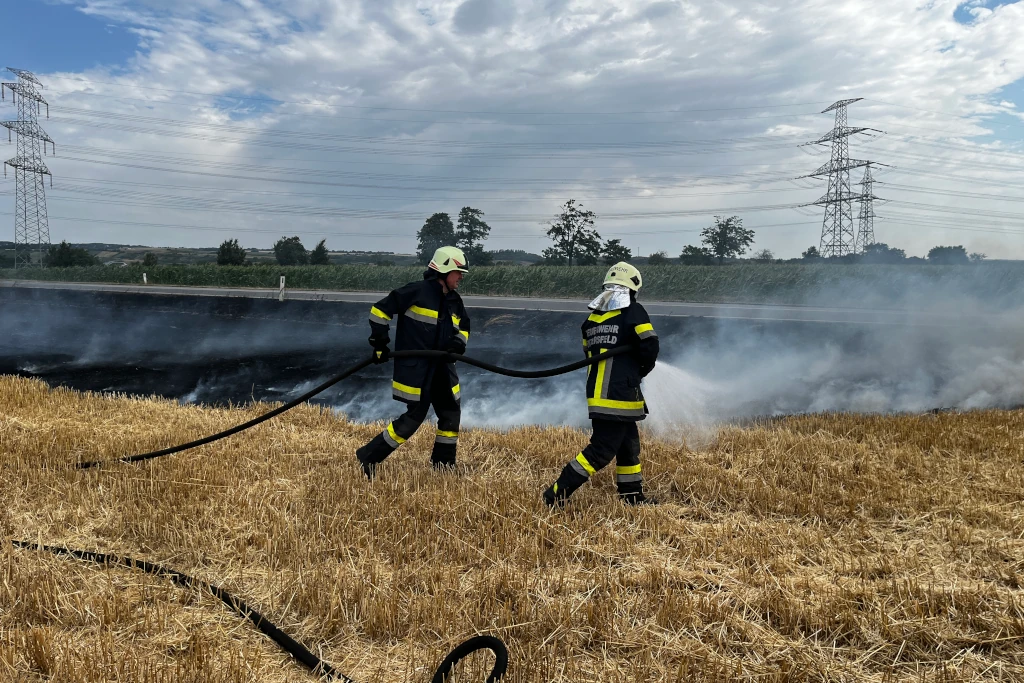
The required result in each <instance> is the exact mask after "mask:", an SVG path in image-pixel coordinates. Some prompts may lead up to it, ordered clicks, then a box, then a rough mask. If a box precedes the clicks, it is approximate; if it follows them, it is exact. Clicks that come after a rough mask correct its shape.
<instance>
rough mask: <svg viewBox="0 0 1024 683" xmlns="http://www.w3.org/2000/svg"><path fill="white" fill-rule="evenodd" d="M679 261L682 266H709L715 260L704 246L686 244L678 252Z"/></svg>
mask: <svg viewBox="0 0 1024 683" xmlns="http://www.w3.org/2000/svg"><path fill="white" fill-rule="evenodd" d="M679 262H680V263H681V264H683V265H684V266H710V265H711V264H712V263H714V262H715V257H714V255H713V254H712V253H711V252H710V251H708V250H707V249H706V248H704V247H695V246H693V245H692V244H687V245H686V246H685V247H683V252H682V253H681V254H679Z"/></svg>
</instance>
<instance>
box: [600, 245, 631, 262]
mask: <svg viewBox="0 0 1024 683" xmlns="http://www.w3.org/2000/svg"><path fill="white" fill-rule="evenodd" d="M631 258H633V252H632V251H630V250H629V247H627V246H626V245H624V244H623V243H622V240H619V239H614V240H608V241H607V242H605V243H604V245H603V246H602V247H601V260H602V261H604V264H605V265H606V266H613V265H615V264H616V263H618V262H619V261H628V260H629V259H631Z"/></svg>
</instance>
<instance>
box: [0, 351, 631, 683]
mask: <svg viewBox="0 0 1024 683" xmlns="http://www.w3.org/2000/svg"><path fill="white" fill-rule="evenodd" d="M631 350H632V347H630V346H622V347H619V348H616V349H613V350H611V351H606V352H603V353H600V354H595V355H594V356H590V357H589V358H584V359H582V360H579V361H576V362H575V363H569V364H568V365H562V366H560V367H557V368H551V369H548V370H513V369H510V368H503V367H500V366H497V365H494V364H492V363H488V362H486V361H482V360H478V359H476V358H470V357H468V356H463V355H459V354H453V353H448V352H446V351H396V352H394V353H392V354H391V358H429V359H431V360H433V361H435V362H438V363H453V362H460V363H466V364H468V365H473V366H476V367H478V368H481V369H483V370H487V371H488V372H493V373H495V374H499V375H504V376H506V377H515V378H520V379H540V378H544V377H554V376H556V375H563V374H565V373H568V372H572V371H574V370H578V369H580V368H583V367H587V366H589V365H593V364H595V363H599V362H601V361H602V360H604V359H605V358H609V357H611V356H617V355H619V354H622V353H626V352H628V351H631ZM373 362H374V359H373V358H372V357H371V358H368V359H366V360H364V361H361V362H359V363H356V364H355V365H353V366H352V367H350V368H348V369H346V370H345V371H344V372H342V373H341V374H339V375H337V376H335V377H333V378H331V379H329V380H327V381H326V382H324V383H322V384H320V385H319V386H317V387H314V388H313V389H311V390H309V391H307V392H306V393H304V394H302V395H301V396H299V397H298V398H295V399H293V400H291V401H289V402H288V403H285V404H284V405H281V406H279V407H277V408H274V409H273V410H270V411H267V412H266V413H264V414H263V415H260V416H259V417H256V418H253V419H252V420H249V421H248V422H244V423H242V424H240V425H236V426H234V427H231V428H230V429H226V430H224V431H222V432H218V433H216V434H211V435H210V436H206V437H203V438H201V439H196V440H194V441H189V442H188V443H183V444H179V445H177V446H171V447H168V448H163V449H160V450H156V451H150V452H148V453H139V454H137V455H129V456H124V457H122V458H117V459H116V460H96V461H89V462H80V463H78V465H77V466H76V467H77V468H78V469H90V468H93V467H99V466H101V465H106V464H113V463H118V462H121V463H135V462H141V461H144V460H150V459H153V458H159V457H162V456H165V455H171V454H172V453H180V452H181V451H185V450H189V449H191V448H196V447H198V446H203V445H205V444H208V443H212V442H214V441H218V440H220V439H223V438H226V437H228V436H231V435H233V434H237V433H239V432H242V431H245V430H246V429H250V428H251V427H255V426H256V425H258V424H261V423H263V422H266V421H267V420H270V419H273V418H274V417H277V416H278V415H280V414H282V413H284V412H286V411H288V410H291V409H292V408H294V407H296V406H298V405H300V404H302V403H305V402H306V401H308V400H309V399H311V398H313V397H314V396H316V395H317V394H320V393H322V392H324V391H326V390H327V389H329V388H331V387H332V386H334V385H335V384H337V383H338V382H341V381H342V380H344V379H346V378H348V377H351V376H352V375H354V374H355V373H357V372H359V371H360V370H362V369H364V368H366V367H367V366H369V365H371V364H373ZM11 542H12V543H13V545H14V546H15V547H17V548H22V549H26V550H37V551H46V552H49V553H52V554H54V555H57V556H60V557H71V558H75V559H79V560H83V561H88V562H95V563H97V564H101V565H105V566H124V567H128V568H130V569H139V570H141V571H144V572H146V573H148V574H153V575H156V576H161V577H165V578H169V579H170V580H171V581H172V582H173V583H175V584H176V585H179V586H182V587H185V588H192V589H199V590H202V591H205V592H208V593H211V594H213V595H214V596H216V597H217V598H219V599H220V600H221V601H222V602H224V604H225V605H227V606H228V607H229V608H230V609H231V610H233V611H234V612H235V613H236V614H238V615H239V616H241V617H243V618H245V619H247V620H248V621H250V622H251V623H252V624H253V625H254V626H255V627H256V628H257V629H259V630H260V632H261V633H263V634H264V635H266V636H267V637H269V638H270V639H271V640H273V641H274V642H275V643H276V644H277V645H278V646H279V647H281V648H282V649H283V650H285V651H286V652H288V653H289V654H290V655H291V656H293V657H294V658H295V659H297V660H298V661H299V662H301V663H302V664H303V665H304V666H306V667H307V668H308V669H309V670H310V671H312V672H313V673H314V674H315V675H318V676H321V677H324V678H327V679H330V680H340V681H343V682H344V683H355V681H354V680H353V679H351V678H349V677H348V676H346V675H345V674H343V673H341V672H339V671H337V670H336V669H334V667H332V666H331V665H330V664H328V663H327V662H325V661H323V660H322V659H320V658H319V657H317V656H316V655H315V654H313V653H312V652H311V651H310V650H309V649H308V648H307V647H305V646H304V645H303V644H302V643H300V642H298V641H296V640H295V639H294V638H292V637H291V636H289V635H288V634H287V633H285V632H284V631H282V630H281V629H280V628H278V627H277V626H276V625H274V624H273V623H271V622H270V621H269V620H267V618H266V617H264V616H263V615H262V614H260V613H259V612H257V611H256V610H255V609H253V608H251V607H249V606H248V605H247V604H246V603H245V602H243V601H242V600H241V599H239V598H237V597H235V596H234V595H232V594H231V593H229V592H228V591H226V590H224V589H223V588H221V587H220V586H217V585H214V584H212V583H207V582H205V581H201V580H199V579H196V578H194V577H192V576H189V575H188V574H184V573H182V572H179V571H177V570H174V569H169V568H167V567H164V566H162V565H158V564H154V563H151V562H146V561H144V560H137V559H134V558H131V557H123V556H118V555H110V554H106V553H98V552H92V551H88V550H74V549H70V548H63V547H59V546H48V545H43V544H40V543H32V542H29V541H19V540H13V539H12V541H11ZM480 650H490V651H491V652H492V653H494V657H495V663H494V667H493V668H492V670H491V673H490V675H489V676H488V677H487V679H486V683H494V682H496V681H499V680H501V678H502V677H503V676H504V675H505V672H506V670H507V669H508V649H507V648H506V647H505V644H504V643H503V642H502V641H501V640H500V639H498V638H496V637H494V636H488V635H479V636H475V637H473V638H470V639H469V640H466V641H465V642H463V643H461V644H460V645H458V646H457V647H456V648H455V649H454V650H452V651H451V652H450V653H449V654H448V656H447V657H445V659H444V660H443V661H442V662H441V664H440V666H439V667H438V668H437V671H436V672H435V673H434V677H433V678H432V679H431V683H446V681H448V679H449V677H450V675H451V672H452V669H453V668H454V667H455V665H456V664H457V663H458V662H460V661H462V660H463V659H465V658H466V657H468V656H469V655H471V654H473V653H474V652H477V651H480Z"/></svg>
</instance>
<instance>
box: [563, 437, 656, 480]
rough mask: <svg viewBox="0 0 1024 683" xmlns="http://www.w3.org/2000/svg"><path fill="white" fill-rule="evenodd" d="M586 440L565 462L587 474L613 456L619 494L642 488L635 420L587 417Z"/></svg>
mask: <svg viewBox="0 0 1024 683" xmlns="http://www.w3.org/2000/svg"><path fill="white" fill-rule="evenodd" d="M591 424H592V425H593V428H594V432H593V434H591V436H590V443H589V444H587V447H586V448H584V449H583V452H581V453H580V454H579V455H578V456H576V458H575V459H574V460H571V461H569V466H570V467H572V468H573V469H575V470H576V472H577V473H578V474H581V475H583V476H584V477H586V478H589V477H590V476H591V475H593V474H594V473H595V472H597V471H599V470H601V469H604V467H605V466H607V465H608V463H610V462H611V461H612V459H613V458H614V459H615V484H616V486H617V487H618V489H619V493H620V494H627V493H634V492H638V491H640V490H642V488H643V479H642V475H641V474H640V430H639V429H638V428H637V423H636V422H633V421H621V420H591Z"/></svg>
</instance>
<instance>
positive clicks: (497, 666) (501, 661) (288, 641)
mask: <svg viewBox="0 0 1024 683" xmlns="http://www.w3.org/2000/svg"><path fill="white" fill-rule="evenodd" d="M11 543H12V544H13V545H14V547H15V548H23V549H25V550H37V551H38V550H45V551H46V552H49V553H53V554H54V555H57V556H61V557H73V558H75V559H78V560H84V561H86V562H95V563H96V564H101V565H103V566H106V567H111V566H123V567H128V568H129V569H141V570H142V571H144V572H146V573H147V574H153V575H155V576H162V577H166V578H169V579H170V580H171V581H172V582H173V583H175V584H177V585H179V586H181V587H182V588H192V589H197V590H201V591H204V592H208V593H212V594H213V595H215V596H217V597H218V598H220V600H221V601H222V602H223V603H224V604H225V605H227V606H228V607H229V608H230V609H231V610H232V611H233V612H235V613H236V614H238V615H239V616H241V617H243V618H245V619H248V620H249V621H250V622H252V625H253V626H255V627H256V628H258V629H259V630H260V632H261V633H263V634H264V635H266V636H267V637H268V638H270V639H271V640H273V641H274V642H275V643H277V644H278V645H279V646H281V649H283V650H284V651H285V652H287V653H288V654H290V655H291V656H292V657H294V658H295V659H297V660H299V661H300V662H301V663H302V664H304V665H305V666H306V667H307V668H308V669H309V670H310V671H312V672H313V673H314V674H315V675H317V676H320V677H322V678H327V679H329V680H339V681H343V683H356V682H355V681H354V680H353V679H351V678H349V677H348V676H346V675H345V674H343V673H341V672H340V671H338V670H337V669H335V668H334V667H332V666H331V665H330V664H328V663H327V662H325V661H324V660H322V659H320V658H319V657H317V656H316V655H315V654H313V653H312V652H310V651H309V648H307V647H306V646H305V645H303V644H302V643H300V642H298V641H297V640H295V639H294V638H292V637H291V636H290V635H288V634H287V633H285V632H284V631H282V630H281V629H279V628H278V627H277V626H276V625H274V624H273V623H271V622H270V621H269V620H268V619H267V618H266V617H264V616H263V615H262V614H260V613H259V612H257V611H256V610H254V609H253V608H252V607H249V605H247V604H245V602H244V601H242V600H241V599H239V598H236V597H235V596H234V595H232V594H231V593H229V592H227V591H226V590H224V589H223V588H221V587H220V586H215V585H214V584H212V583H207V582H206V581H200V580H199V579H196V578H195V577H192V576H189V575H188V574H184V573H182V572H179V571H177V570H175V569H168V568H167V567H163V566H161V565H159V564H153V563H152V562H146V561H145V560H136V559H135V558H132V557H123V556H119V555H108V554H106V553H96V552H92V551H89V550H73V549H71V548H62V547H60V546H52V545H43V544H40V543H31V542H29V541H18V540H15V539H12V540H11ZM478 650H490V651H491V652H493V653H494V658H495V662H494V668H493V669H491V673H490V675H489V676H488V677H487V680H486V683H495V682H496V681H499V680H501V678H502V677H503V676H504V675H505V671H506V670H507V669H508V650H507V649H506V648H505V644H504V643H503V642H501V641H500V640H498V639H497V638H495V637H494V636H475V637H473V638H470V639H469V640H467V641H465V642H464V643H462V644H461V645H459V646H458V647H456V648H455V649H454V650H452V651H451V653H450V654H449V655H448V656H447V657H445V659H444V661H443V662H441V665H440V666H439V667H438V668H437V671H436V672H435V673H434V678H433V679H432V680H431V683H446V682H447V680H448V677H449V675H450V674H451V671H452V668H453V667H454V666H455V665H456V664H457V663H458V662H460V661H461V660H463V659H465V658H466V657H468V656H469V655H471V654H472V653H474V652H477V651H478Z"/></svg>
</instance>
